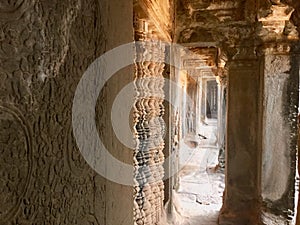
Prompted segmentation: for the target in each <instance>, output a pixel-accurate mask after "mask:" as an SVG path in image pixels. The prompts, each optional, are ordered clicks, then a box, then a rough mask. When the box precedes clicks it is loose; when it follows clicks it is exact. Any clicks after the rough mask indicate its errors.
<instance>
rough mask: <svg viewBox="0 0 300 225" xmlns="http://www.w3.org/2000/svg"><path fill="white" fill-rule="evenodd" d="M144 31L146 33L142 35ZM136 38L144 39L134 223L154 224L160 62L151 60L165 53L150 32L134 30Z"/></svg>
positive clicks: (159, 186) (160, 143) (159, 166)
mask: <svg viewBox="0 0 300 225" xmlns="http://www.w3.org/2000/svg"><path fill="white" fill-rule="evenodd" d="M146 35H149V36H150V37H149V36H148V37H146ZM136 37H137V38H138V40H140V41H148V42H145V44H144V45H143V46H142V47H141V48H137V52H136V54H137V55H136V57H137V58H138V60H137V61H139V62H138V63H136V77H135V87H136V93H137V94H136V101H135V108H134V124H135V132H136V150H135V153H134V166H135V174H134V176H135V187H134V194H135V196H134V206H135V208H134V222H135V224H136V225H139V224H144V225H152V224H158V222H159V219H160V218H161V214H162V210H163V200H164V193H163V189H164V183H163V177H164V169H163V162H164V155H163V149H164V140H163V135H164V132H165V131H164V121H163V118H162V116H163V113H164V106H163V99H164V91H163V86H164V79H163V70H164V66H165V65H164V63H158V62H154V61H155V60H158V59H160V60H161V61H163V59H164V56H165V46H164V45H163V44H162V43H161V42H159V41H153V40H151V33H150V32H149V33H147V34H146V33H138V32H137V34H136Z"/></svg>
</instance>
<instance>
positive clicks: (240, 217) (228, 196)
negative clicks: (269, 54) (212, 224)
mask: <svg viewBox="0 0 300 225" xmlns="http://www.w3.org/2000/svg"><path fill="white" fill-rule="evenodd" d="M227 64H228V93H227V96H228V101H227V138H226V145H227V152H226V189H225V193H224V204H223V207H222V210H221V214H220V217H219V223H220V224H221V225H223V224H224V225H225V224H226V225H228V224H230V225H231V224H232V225H235V224H249V225H250V224H251V225H257V224H260V213H259V211H260V161H261V159H260V156H261V133H260V131H261V118H262V100H261V99H262V97H261V95H262V84H261V73H260V72H261V70H260V68H261V59H260V58H258V57H257V56H256V54H255V47H253V46H240V47H238V53H237V54H236V55H235V56H234V57H233V58H232V59H230V60H229V61H228V63H227Z"/></svg>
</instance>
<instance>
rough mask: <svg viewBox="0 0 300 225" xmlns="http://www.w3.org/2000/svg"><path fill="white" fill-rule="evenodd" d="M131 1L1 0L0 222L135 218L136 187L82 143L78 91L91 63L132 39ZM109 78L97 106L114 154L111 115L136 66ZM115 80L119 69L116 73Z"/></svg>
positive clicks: (118, 150) (127, 157)
mask: <svg viewBox="0 0 300 225" xmlns="http://www.w3.org/2000/svg"><path fill="white" fill-rule="evenodd" d="M129 3H130V1H125V0H104V1H94V0H85V1H83V0H82V1H81V0H51V1H50V0H49V1H37V0H32V1H30V0H14V1H8V0H4V1H2V2H1V4H0V61H1V63H0V80H1V82H0V83H1V88H0V89H1V94H0V133H1V138H0V146H1V147H0V199H1V206H0V224H5V225H6V224H20V225H21V224H39V225H40V224H68V225H69V224H82V225H84V224H99V225H103V224H107V225H109V224H124V225H128V224H133V221H132V218H133V216H132V215H133V197H132V196H133V192H132V187H125V186H122V185H118V184H116V183H113V182H110V181H108V180H106V179H105V178H103V177H101V176H99V175H97V174H96V173H95V172H94V171H93V170H92V169H91V168H90V167H89V166H88V165H87V164H86V163H85V161H84V159H83V158H82V156H81V155H80V153H79V151H78V148H77V146H76V143H75V140H74V137H73V134H72V126H71V118H72V114H71V109H72V101H73V96H74V92H75V89H76V86H77V83H78V82H79V80H80V78H81V76H82V74H83V73H84V71H85V70H86V68H87V67H88V66H89V64H90V63H91V62H92V61H93V60H94V59H96V58H97V57H98V56H100V55H101V54H102V53H104V52H105V51H108V50H110V49H112V48H114V47H116V46H118V45H120V44H123V43H127V42H131V41H133V25H132V21H133V16H132V15H133V12H132V4H129ZM120 74H121V75H123V76H118V79H117V80H118V82H117V83H118V85H115V84H116V82H115V83H114V85H112V83H108V84H107V86H106V87H105V89H104V90H103V91H102V93H101V94H100V97H99V101H98V106H97V108H96V114H97V124H98V128H99V134H100V136H101V137H102V138H103V139H105V140H106V142H105V143H106V144H107V146H108V148H109V149H113V151H112V153H113V154H114V155H116V156H117V157H119V158H122V159H123V160H124V161H128V162H129V163H132V152H130V151H128V149H127V148H126V147H124V146H122V145H121V144H119V143H117V144H114V143H115V142H116V141H115V137H114V136H113V135H111V134H112V128H111V125H110V120H108V119H107V118H108V115H110V114H108V113H109V112H110V106H111V105H112V102H113V97H114V96H115V95H116V93H118V91H119V89H120V86H122V85H123V84H125V83H128V82H129V81H131V80H133V70H132V68H127V69H125V70H122V71H121V72H120ZM115 79H116V78H115Z"/></svg>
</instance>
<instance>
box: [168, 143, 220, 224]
mask: <svg viewBox="0 0 300 225" xmlns="http://www.w3.org/2000/svg"><path fill="white" fill-rule="evenodd" d="M181 150H183V151H181V152H184V153H183V154H185V158H186V159H187V160H185V161H184V162H183V161H181V163H184V165H183V168H182V170H181V171H180V173H179V187H178V190H176V191H175V190H174V193H173V196H174V198H173V206H174V213H173V217H172V221H171V222H168V224H170V225H171V224H172V225H216V224H217V219H218V214H219V210H220V208H221V206H222V195H223V191H224V186H225V185H224V174H223V173H222V172H219V171H216V170H215V167H214V166H215V165H216V163H217V156H218V151H217V149H215V148H202V147H196V146H195V147H194V148H193V147H191V146H190V145H183V146H182V147H181ZM187 156H189V157H187ZM182 158H184V157H182Z"/></svg>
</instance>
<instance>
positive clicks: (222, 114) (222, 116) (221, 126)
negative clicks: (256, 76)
mask: <svg viewBox="0 0 300 225" xmlns="http://www.w3.org/2000/svg"><path fill="white" fill-rule="evenodd" d="M218 88H219V93H218V94H219V98H218V108H219V110H218V148H219V156H218V161H219V164H218V165H219V168H220V169H221V170H223V169H224V168H225V144H226V141H225V138H226V101H227V100H226V99H227V96H226V95H227V94H226V88H227V78H226V77H225V76H220V75H219V76H218Z"/></svg>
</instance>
